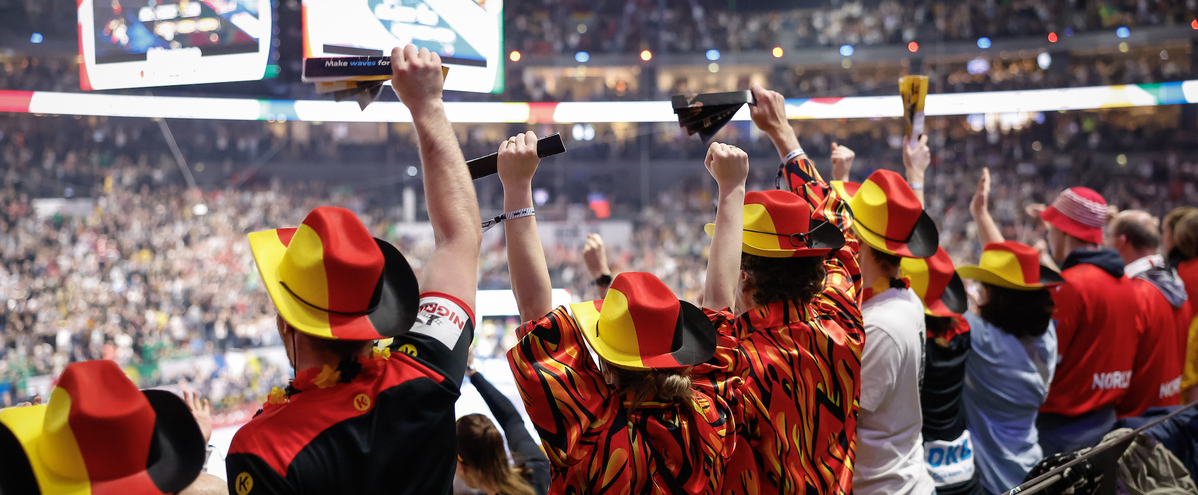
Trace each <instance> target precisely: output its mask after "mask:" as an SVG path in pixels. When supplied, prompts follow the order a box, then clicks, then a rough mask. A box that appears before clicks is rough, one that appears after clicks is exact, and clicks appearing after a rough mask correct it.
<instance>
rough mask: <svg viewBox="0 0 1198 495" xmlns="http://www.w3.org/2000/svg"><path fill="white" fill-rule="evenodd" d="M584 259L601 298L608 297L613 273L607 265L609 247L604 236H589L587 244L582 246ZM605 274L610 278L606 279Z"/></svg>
mask: <svg viewBox="0 0 1198 495" xmlns="http://www.w3.org/2000/svg"><path fill="white" fill-rule="evenodd" d="M582 261H583V262H585V263H586V265H587V271H588V272H591V281H592V283H594V284H595V288H596V289H598V291H599V299H603V298H604V297H607V288H608V287H610V286H611V278H610V277H611V276H612V275H611V268H609V267H608V266H607V247H605V246H604V245H603V238H602V237H600V236H599V234H590V235H588V236H587V242H586V245H584V246H583V247H582ZM604 276H607V277H608V278H606V279H604V278H603V277H604Z"/></svg>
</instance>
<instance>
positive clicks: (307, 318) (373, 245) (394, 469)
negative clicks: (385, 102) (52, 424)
mask: <svg viewBox="0 0 1198 495" xmlns="http://www.w3.org/2000/svg"><path fill="white" fill-rule="evenodd" d="M391 60H392V72H393V77H392V84H393V86H394V88H395V91H396V93H398V94H400V95H401V99H402V101H403V102H404V103H405V104H406V105H407V107H408V109H409V110H410V111H411V112H412V116H413V120H414V122H415V127H416V130H417V133H418V134H419V136H420V137H419V139H420V154H421V157H422V158H423V160H424V165H425V166H424V180H425V190H426V191H428V195H427V198H426V199H427V201H428V209H429V210H430V211H433V212H435V214H434V215H433V216H432V217H431V221H432V227H433V232H434V233H435V235H436V237H437V241H438V242H437V247H436V250H435V251H434V253H433V255H432V257H431V258H430V260H429V261H428V264H427V265H426V266H425V270H424V273H423V280H422V281H421V282H420V283H419V284H418V283H417V279H416V276H415V275H414V274H413V273H412V269H411V268H410V267H409V266H408V263H407V261H406V260H405V259H404V258H403V255H401V254H400V252H399V250H397V249H395V247H393V246H392V245H390V244H389V243H387V242H385V241H381V240H378V239H375V238H373V237H371V235H370V233H369V232H368V231H367V229H366V227H365V225H363V224H362V222H361V220H359V219H358V218H357V217H356V216H355V215H354V214H353V213H352V212H350V211H349V210H346V209H343V208H332V207H320V208H316V209H315V210H313V211H312V213H310V214H309V215H308V217H307V218H306V219H304V223H303V224H301V226H300V227H299V228H298V229H279V230H273V231H266V232H258V233H254V234H250V249H251V250H252V251H253V253H254V257H255V260H256V261H257V264H258V270H259V274H260V275H261V277H262V281H263V285H264V286H265V288H266V290H267V292H268V293H269V294H270V296H271V300H272V301H274V303H275V308H276V309H277V310H278V313H279V316H278V318H277V324H278V331H279V334H280V335H281V336H282V337H283V342H284V347H285V348H286V350H287V356H288V358H289V359H290V360H291V362H292V367H293V368H294V369H295V370H296V378H295V380H294V381H293V382H292V384H291V385H290V386H288V389H287V392H286V393H284V392H282V391H279V393H277V394H275V393H272V397H271V398H270V401H269V403H268V404H267V405H266V406H264V411H263V412H262V413H260V414H259V415H258V416H257V417H255V418H254V419H253V420H252V421H250V423H249V424H247V425H245V426H243V427H242V428H241V429H240V430H238V432H237V435H236V436H235V437H234V438H233V443H232V446H231V447H230V449H229V456H228V459H227V461H226V467H227V469H228V473H229V476H228V481H229V488H230V492H235V493H245V492H247V491H248V490H249V487H252V488H253V489H254V490H255V492H257V491H261V492H264V493H311V492H322V493H326V492H327V493H334V492H347V491H348V492H361V493H376V492H384V491H387V492H393V493H395V492H398V493H413V494H416V493H419V494H425V493H447V492H449V491H450V489H451V487H452V482H453V472H454V466H455V456H454V454H455V452H454V451H453V446H454V443H455V442H454V438H455V428H454V423H453V405H454V402H455V401H456V400H457V398H458V395H459V389H460V387H461V380H462V377H463V375H464V374H465V371H466V359H467V353H468V352H469V350H468V349H469V345H470V341H471V340H472V339H473V336H474V323H473V307H474V295H475V292H476V290H477V284H478V280H477V272H478V265H477V260H478V250H479V244H480V238H481V235H482V233H481V229H480V227H479V226H480V224H481V221H480V219H479V214H478V206H477V203H476V199H475V194H474V187H473V184H472V183H471V181H470V176H469V173H468V170H467V168H466V164H465V159H463V158H462V154H461V150H460V149H459V148H458V146H457V138H456V136H455V135H454V133H453V130H452V128H451V127H450V125H449V121H448V119H446V117H445V110H444V107H443V104H442V102H441V84H442V82H443V78H442V76H441V60H440V58H439V57H438V56H437V55H436V54H429V52H428V51H427V50H423V49H422V50H420V51H419V52H417V50H416V47H414V46H412V45H408V46H407V47H405V48H404V49H403V50H402V51H401V50H400V49H399V48H396V49H394V50H393V51H392V52H391ZM421 290H423V291H424V292H423V293H421V292H420V291H421ZM418 294H419V295H418ZM384 338H393V342H392V346H393V348H394V351H395V352H391V351H390V350H383V351H381V352H380V351H377V350H376V351H374V357H373V358H372V357H370V356H371V349H372V348H373V341H375V340H381V339H384ZM362 439H370V441H368V442H363V441H362ZM413 445H419V446H420V448H416V449H414V448H412V446H413ZM396 480H398V481H399V482H396Z"/></svg>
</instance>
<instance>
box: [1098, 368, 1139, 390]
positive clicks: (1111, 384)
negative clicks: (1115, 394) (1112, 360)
mask: <svg viewBox="0 0 1198 495" xmlns="http://www.w3.org/2000/svg"><path fill="white" fill-rule="evenodd" d="M1129 386H1131V370H1127V371H1108V372H1106V373H1095V374H1094V383H1093V384H1092V385H1090V390H1122V389H1125V388H1127V387H1129Z"/></svg>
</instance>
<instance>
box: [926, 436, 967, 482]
mask: <svg viewBox="0 0 1198 495" xmlns="http://www.w3.org/2000/svg"><path fill="white" fill-rule="evenodd" d="M923 447H924V451H925V452H927V461H928V472H929V473H931V475H932V479H933V480H934V481H935V482H936V486H944V485H953V484H957V483H962V482H965V481H969V480H970V479H971V478H973V473H974V463H973V449H972V447H973V444H972V442H970V436H969V430H966V431H964V432H961V436H960V437H958V438H957V439H956V440H953V441H951V442H949V441H943V440H931V441H927V442H924V445H923Z"/></svg>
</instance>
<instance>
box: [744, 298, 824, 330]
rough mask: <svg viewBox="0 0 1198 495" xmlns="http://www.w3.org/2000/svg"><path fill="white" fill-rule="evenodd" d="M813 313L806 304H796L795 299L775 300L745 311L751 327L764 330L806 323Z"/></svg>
mask: <svg viewBox="0 0 1198 495" xmlns="http://www.w3.org/2000/svg"><path fill="white" fill-rule="evenodd" d="M811 314H812V312H811V309H810V308H809V307H808V306H806V305H800V304H795V303H794V302H793V301H774V302H772V303H769V304H766V305H765V306H758V307H756V308H753V309H751V310H749V311H748V312H747V313H745V318H747V319H748V323H749V325H750V328H755V329H758V330H764V329H767V328H778V327H782V326H786V325H790V324H794V323H804V322H806V321H808V320H809V319H811Z"/></svg>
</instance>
